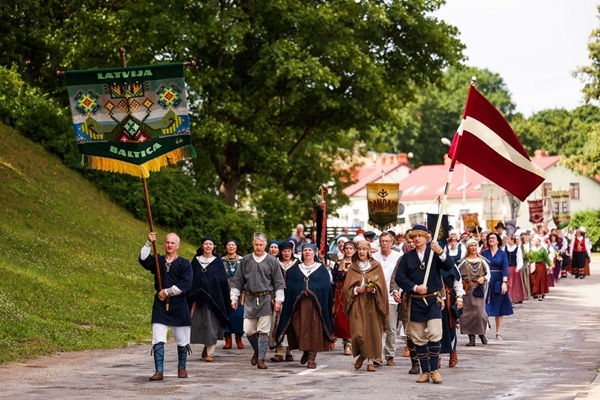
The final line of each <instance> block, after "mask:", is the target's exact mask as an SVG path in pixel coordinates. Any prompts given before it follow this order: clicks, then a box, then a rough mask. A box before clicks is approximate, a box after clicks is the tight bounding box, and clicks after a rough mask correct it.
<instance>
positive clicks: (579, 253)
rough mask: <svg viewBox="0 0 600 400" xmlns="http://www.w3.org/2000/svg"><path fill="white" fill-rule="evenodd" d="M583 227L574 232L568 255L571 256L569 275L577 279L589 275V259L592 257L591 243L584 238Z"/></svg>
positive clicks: (584, 230)
mask: <svg viewBox="0 0 600 400" xmlns="http://www.w3.org/2000/svg"><path fill="white" fill-rule="evenodd" d="M585 234H586V229H585V227H583V226H581V227H579V229H577V230H576V231H575V237H574V238H573V240H572V241H571V247H570V248H569V254H570V255H571V274H573V275H574V276H575V279H577V278H581V279H583V278H585V277H586V275H589V274H590V257H591V255H592V242H591V241H590V239H588V238H587V237H586V236H585Z"/></svg>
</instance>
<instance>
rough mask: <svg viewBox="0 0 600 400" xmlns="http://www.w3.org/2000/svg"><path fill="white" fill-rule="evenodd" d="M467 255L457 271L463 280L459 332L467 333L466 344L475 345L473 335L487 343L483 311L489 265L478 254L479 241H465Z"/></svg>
mask: <svg viewBox="0 0 600 400" xmlns="http://www.w3.org/2000/svg"><path fill="white" fill-rule="evenodd" d="M466 246H467V255H466V257H465V258H463V259H462V260H460V261H459V263H458V271H459V272H460V276H461V278H462V281H463V287H464V291H465V294H464V295H463V308H462V310H463V313H462V316H461V317H460V333H462V334H463V335H465V334H466V335H469V343H467V346H475V335H478V336H479V337H480V338H481V343H483V344H487V338H486V336H485V333H486V330H487V325H488V315H487V313H486V312H485V289H484V288H485V283H486V282H487V281H489V280H490V276H491V274H490V266H489V263H488V262H487V260H486V259H485V258H483V257H481V256H480V255H479V243H478V242H477V240H475V239H469V240H467V243H466Z"/></svg>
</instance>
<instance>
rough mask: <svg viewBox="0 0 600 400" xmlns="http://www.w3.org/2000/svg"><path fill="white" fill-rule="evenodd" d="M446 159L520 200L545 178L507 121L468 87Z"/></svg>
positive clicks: (476, 92) (483, 98)
mask: <svg viewBox="0 0 600 400" xmlns="http://www.w3.org/2000/svg"><path fill="white" fill-rule="evenodd" d="M448 156H450V158H452V159H453V160H455V161H459V162H461V163H463V164H465V165H466V166H468V167H469V168H471V169H473V170H474V171H476V172H477V173H479V174H480V175H483V176H484V177H486V178H488V179H489V180H491V181H492V182H494V183H495V184H497V185H498V186H500V187H502V188H503V189H505V190H506V191H508V192H510V193H512V194H513V195H514V196H515V197H517V198H518V199H520V200H521V201H525V199H526V198H527V196H529V195H530V194H531V193H532V192H533V191H534V190H535V189H536V188H537V187H538V186H539V185H540V184H542V182H544V180H545V179H546V173H545V172H544V170H543V169H541V168H540V167H538V166H537V165H535V164H534V163H533V162H531V159H530V158H529V156H528V155H527V152H526V151H525V149H524V148H523V145H522V144H521V142H520V141H519V138H518V137H517V135H516V134H515V132H514V131H513V130H512V128H511V127H510V125H509V124H508V121H506V119H505V118H504V117H503V116H502V114H500V112H499V111H498V110H497V109H496V107H494V105H493V104H492V103H490V102H489V101H488V100H487V99H486V98H485V97H484V96H483V95H482V94H481V93H479V92H478V91H477V89H475V87H474V86H471V87H470V88H469V94H468V96H467V103H466V105H465V112H464V114H463V119H462V122H461V124H460V127H459V128H458V132H457V133H456V134H455V135H454V139H453V140H452V145H451V146H450V151H449V152H448Z"/></svg>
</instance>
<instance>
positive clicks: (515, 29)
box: [435, 0, 600, 118]
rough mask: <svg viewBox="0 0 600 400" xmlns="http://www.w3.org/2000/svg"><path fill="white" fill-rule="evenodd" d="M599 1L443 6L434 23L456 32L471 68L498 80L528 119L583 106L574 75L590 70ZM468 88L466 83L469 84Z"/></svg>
mask: <svg viewBox="0 0 600 400" xmlns="http://www.w3.org/2000/svg"><path fill="white" fill-rule="evenodd" d="M598 4H600V0H446V4H445V5H443V6H442V7H441V8H440V10H439V11H438V12H436V13H435V15H436V16H437V17H439V18H440V19H442V20H444V21H446V22H447V23H449V24H450V25H454V26H456V27H457V28H458V30H459V31H460V36H459V38H460V40H461V41H462V42H463V43H464V44H465V45H466V47H467V48H466V50H465V51H464V54H465V55H466V56H467V57H468V60H467V61H466V64H467V65H469V66H473V67H477V68H481V69H484V68H486V69H488V70H490V71H491V72H493V73H497V74H499V75H500V76H501V77H502V79H503V80H504V83H505V84H506V87H507V89H508V91H509V92H510V94H511V98H512V101H513V103H515V104H516V111H517V112H520V113H522V114H523V115H524V116H525V117H526V118H528V117H530V116H531V115H532V114H534V113H536V112H538V111H541V110H547V109H555V108H565V109H567V110H573V109H574V108H576V107H578V106H580V105H582V104H583V96H582V93H581V88H582V87H583V84H582V83H581V82H580V81H579V79H578V78H574V77H573V76H572V72H573V71H575V70H576V69H577V68H578V67H581V66H587V65H591V61H590V60H589V58H588V50H587V44H588V41H589V37H590V34H591V33H592V31H593V30H594V29H597V28H600V20H599V19H598V15H599V14H598V11H597V5H598ZM467 84H468V82H467Z"/></svg>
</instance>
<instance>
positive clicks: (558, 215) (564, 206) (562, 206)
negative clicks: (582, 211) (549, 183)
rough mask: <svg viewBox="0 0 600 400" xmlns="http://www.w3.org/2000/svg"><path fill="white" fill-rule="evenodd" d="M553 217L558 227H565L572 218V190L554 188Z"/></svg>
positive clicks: (552, 194) (552, 195) (552, 196)
mask: <svg viewBox="0 0 600 400" xmlns="http://www.w3.org/2000/svg"><path fill="white" fill-rule="evenodd" d="M550 197H551V198H552V218H553V219H554V223H555V224H556V226H557V227H558V228H561V229H562V228H564V227H565V226H566V225H567V224H568V223H569V221H570V220H571V192H569V191H568V190H553V191H552V193H551V194H550Z"/></svg>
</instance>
